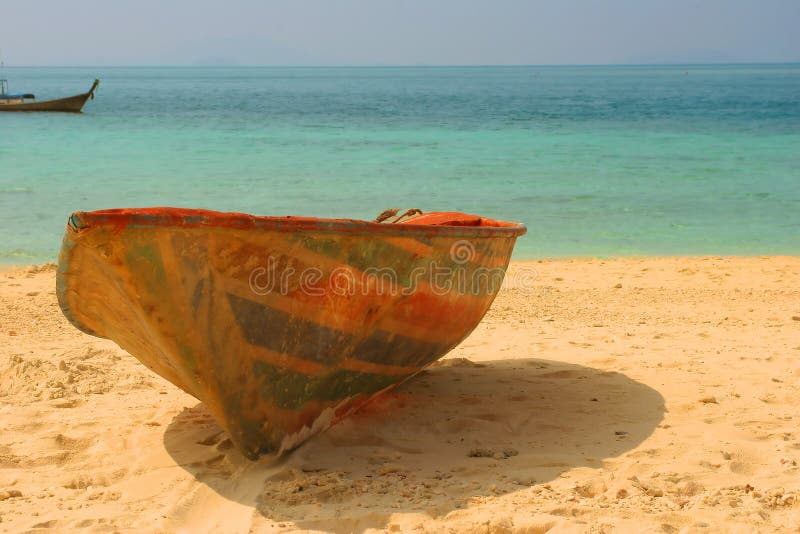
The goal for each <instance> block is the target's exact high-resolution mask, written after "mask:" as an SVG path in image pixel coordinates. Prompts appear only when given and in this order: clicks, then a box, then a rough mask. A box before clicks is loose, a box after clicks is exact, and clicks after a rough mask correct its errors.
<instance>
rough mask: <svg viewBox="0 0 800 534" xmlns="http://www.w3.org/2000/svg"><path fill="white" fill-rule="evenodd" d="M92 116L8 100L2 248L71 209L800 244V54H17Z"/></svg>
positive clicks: (18, 83) (637, 242)
mask: <svg viewBox="0 0 800 534" xmlns="http://www.w3.org/2000/svg"><path fill="white" fill-rule="evenodd" d="M4 74H5V77H6V78H8V79H9V82H10V84H11V90H12V92H33V93H36V95H37V98H38V99H46V98H51V97H59V96H65V95H68V94H74V93H80V92H84V91H86V90H87V89H88V88H89V86H90V84H91V82H92V80H93V79H94V78H95V77H97V78H100V79H101V85H100V88H99V90H98V92H97V98H96V99H95V100H94V101H90V102H88V103H87V105H86V108H85V113H83V114H82V115H60V114H21V113H0V132H1V133H0V263H5V264H28V263H36V262H44V261H54V260H55V258H56V255H57V252H58V248H59V244H60V239H61V234H62V231H63V227H64V224H65V222H66V220H67V216H68V215H69V213H70V212H72V211H74V210H91V209H99V208H111V207H132V206H153V205H171V206H184V207H202V208H209V209H217V210H233V211H244V212H249V213H254V214H262V215H287V214H293V215H312V216H320V217H355V218H369V219H371V218H373V217H374V216H375V215H377V214H378V213H379V212H380V211H382V210H383V209H384V208H387V207H417V208H421V209H423V210H425V211H432V210H448V211H449V210H457V211H465V212H472V213H477V214H481V215H486V216H491V217H495V218H501V219H506V220H516V221H522V222H524V223H526V224H527V225H528V228H529V233H528V235H527V236H526V237H524V238H523V239H521V240H520V242H519V244H518V248H517V251H516V253H515V258H516V259H523V258H537V257H556V256H621V255H673V254H681V255H695V254H734V255H760V254H800V64H785V65H692V66H617V67H614V66H610V67H605V66H601V67H508V68H505V67H474V68H462V67H442V68H439V67H426V68H411V67H408V68H378V67H372V68H266V67H265V68H262V67H241V68H239V67H219V68H206V67H164V68H144V67H141V68H108V67H97V68H92V67H80V68H77V67H76V68H21V67H18V68H11V67H6V68H5V73H4Z"/></svg>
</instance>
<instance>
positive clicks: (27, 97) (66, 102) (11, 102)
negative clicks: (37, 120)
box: [0, 80, 100, 113]
mask: <svg viewBox="0 0 800 534" xmlns="http://www.w3.org/2000/svg"><path fill="white" fill-rule="evenodd" d="M98 85H100V80H95V81H94V83H93V84H92V88H91V89H89V91H88V92H86V93H82V94H80V95H74V96H68V97H66V98H57V99H55V100H45V101H43V102H34V100H35V98H36V97H35V96H34V95H32V94H29V93H21V94H8V93H7V92H6V87H7V86H6V81H5V80H0V111H62V112H68V113H80V112H81V110H82V109H83V105H84V104H86V101H87V100H88V99H90V98H91V99H94V92H95V90H96V89H97V86H98Z"/></svg>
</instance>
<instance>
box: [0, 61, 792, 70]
mask: <svg viewBox="0 0 800 534" xmlns="http://www.w3.org/2000/svg"><path fill="white" fill-rule="evenodd" d="M795 64H800V59H797V60H793V61H710V62H706V61H691V62H652V63H641V62H630V63H628V62H625V63H514V64H502V63H474V64H473V63H463V64H459V63H453V64H447V63H442V64H433V63H431V64H403V63H397V64H378V63H374V64H372V63H370V64H347V63H342V64H336V65H314V64H309V65H303V64H259V63H242V64H237V63H208V64H202V63H165V64H147V63H131V64H116V65H112V64H99V65H90V64H85V65H79V64H75V65H45V64H29V65H8V64H7V63H6V64H4V65H3V66H4V67H6V68H175V67H195V68H202V67H228V68H251V67H252V68H292V69H306V68H307V69H325V68H329V69H342V68H350V69H355V68H487V67H491V68H519V67H653V66H659V67H670V66H674V67H680V66H704V65H706V66H712V65H795Z"/></svg>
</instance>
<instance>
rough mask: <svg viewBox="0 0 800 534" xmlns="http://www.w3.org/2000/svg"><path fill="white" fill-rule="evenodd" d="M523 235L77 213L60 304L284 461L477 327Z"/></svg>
mask: <svg viewBox="0 0 800 534" xmlns="http://www.w3.org/2000/svg"><path fill="white" fill-rule="evenodd" d="M524 233H525V226H524V225H522V224H519V223H510V222H503V221H497V220H492V219H488V218H485V217H480V216H477V215H468V214H462V213H452V212H443V213H442V212H440V213H427V214H417V215H415V216H412V217H410V218H407V219H405V220H399V218H394V220H392V221H391V222H388V221H387V222H382V223H381V222H367V221H360V220H352V219H318V218H307V217H258V216H253V215H247V214H243V213H221V212H215V211H206V210H194V209H179V208H137V209H111V210H102V211H92V212H76V213H73V214H72V215H71V216H70V218H69V220H68V223H67V228H66V232H65V236H64V240H63V244H62V248H61V252H60V254H59V265H58V271H57V294H58V300H59V303H60V306H61V309H62V311H63V312H64V315H65V316H66V317H67V318H68V319H69V320H70V321H71V322H72V324H74V325H75V326H76V327H77V328H79V329H80V330H82V331H84V332H86V333H88V334H91V335H94V336H100V337H104V338H109V339H111V340H113V341H115V342H116V343H117V344H118V345H119V346H120V347H122V348H123V349H125V350H126V351H128V352H129V353H130V354H132V355H133V356H135V357H136V358H138V359H139V360H140V361H141V362H142V363H144V364H145V365H147V366H148V367H149V368H150V369H152V370H153V371H155V372H156V373H158V374H159V375H161V376H162V377H164V378H165V379H167V380H169V381H170V382H172V383H173V384H175V385H176V386H178V387H180V388H181V389H183V390H184V391H186V392H188V393H189V394H191V395H193V396H195V397H196V398H197V399H199V400H201V401H202V402H204V403H205V405H206V406H207V407H208V409H209V411H210V412H211V414H212V415H213V416H214V418H215V419H216V420H217V421H218V422H219V424H220V425H221V426H222V427H223V428H224V429H225V430H226V431H227V432H228V434H229V435H230V438H231V440H232V442H233V443H234V444H235V445H236V447H237V448H238V449H239V450H241V452H242V453H243V454H244V455H245V456H247V457H248V458H250V459H256V458H258V457H259V456H260V455H262V454H280V453H281V452H283V451H286V450H290V449H292V448H294V447H296V446H298V445H299V444H300V443H302V442H303V441H304V440H306V439H307V438H308V437H310V436H311V435H313V434H315V433H317V432H319V431H321V430H324V429H325V428H327V427H328V426H330V425H331V424H333V423H335V422H336V421H338V420H340V419H341V418H342V417H345V416H346V415H347V414H349V413H351V412H352V411H353V410H355V409H357V408H358V407H359V406H362V405H363V404H364V403H365V402H368V401H369V400H370V399H371V398H373V397H374V396H376V395H379V394H380V393H382V392H385V391H387V390H388V389H390V388H392V387H394V386H396V385H397V384H399V383H401V382H403V381H404V380H406V379H408V378H410V377H411V376H413V375H415V374H416V373H418V372H419V371H420V370H422V369H423V368H424V367H426V366H427V365H429V364H431V363H433V362H434V361H436V360H437V359H439V358H441V357H442V356H443V355H444V354H446V353H447V352H448V351H450V350H451V349H453V348H454V347H455V346H456V345H457V344H458V343H460V342H461V341H462V340H463V339H464V338H465V337H466V336H467V335H468V334H469V333H470V332H471V331H472V330H473V329H474V328H475V327H476V326H477V325H478V323H479V322H480V320H481V319H482V318H483V316H484V314H485V313H486V311H487V309H488V308H489V305H490V304H491V303H492V301H493V300H494V298H495V296H496V295H497V292H498V291H499V289H500V284H501V282H502V280H503V276H504V275H505V271H506V268H507V266H508V262H509V259H510V256H511V252H512V249H513V247H514V243H515V241H516V238H517V237H518V236H520V235H522V234H524Z"/></svg>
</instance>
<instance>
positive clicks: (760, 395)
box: [0, 256, 800, 532]
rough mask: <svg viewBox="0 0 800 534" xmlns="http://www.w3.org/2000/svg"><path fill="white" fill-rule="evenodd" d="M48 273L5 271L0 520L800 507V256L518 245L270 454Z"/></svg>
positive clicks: (632, 513)
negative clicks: (248, 451) (364, 386)
mask: <svg viewBox="0 0 800 534" xmlns="http://www.w3.org/2000/svg"><path fill="white" fill-rule="evenodd" d="M54 271H55V266H54V264H45V265H43V266H34V267H30V266H29V267H23V268H17V269H16V270H14V271H11V272H3V273H0V425H2V427H3V428H4V432H3V433H2V435H0V458H1V459H2V463H0V521H2V522H0V530H3V529H6V530H9V531H21V530H26V529H32V528H35V527H36V526H37V525H47V526H49V527H51V528H54V529H56V530H59V531H78V532H88V531H93V530H95V531H96V530H115V529H120V530H124V529H137V530H141V529H145V530H154V529H155V530H163V531H175V530H180V529H184V530H192V531H209V532H210V531H225V532H248V531H249V530H251V529H252V530H253V531H289V530H292V529H321V530H337V531H353V530H358V531H363V530H366V529H378V530H383V529H385V530H388V531H412V530H415V529H417V530H419V529H422V530H430V531H433V530H437V531H438V530H448V529H452V530H455V531H474V530H476V529H483V530H486V531H493V532H505V531H512V532H513V531H532V532H539V531H545V530H548V529H550V528H552V529H555V530H559V529H562V530H568V531H574V530H579V531H584V530H592V531H602V530H604V529H608V528H610V527H612V526H613V527H616V528H619V529H620V530H623V531H629V530H653V531H665V532H678V531H682V530H683V531H687V532H692V531H701V530H704V529H707V528H709V527H711V528H712V530H737V529H738V530H742V529H746V530H766V531H786V530H789V529H791V528H794V527H796V525H797V524H800V482H798V481H799V480H800V476H798V475H800V433H799V432H798V431H797V422H798V421H800V257H796V256H775V257H764V256H758V257H724V256H723V257H720V256H705V257H699V258H698V257H682V256H670V257H660V258H621V259H620V258H618V259H601V258H590V259H574V258H573V259H566V260H533V261H512V263H511V266H510V268H509V279H512V281H513V279H514V278H515V277H516V276H517V275H520V277H519V278H518V279H517V281H521V282H523V283H520V284H517V285H514V284H509V285H508V286H506V287H504V288H503V289H502V290H501V291H500V294H499V295H498V297H497V299H496V300H495V302H494V303H493V305H492V307H491V309H490V310H489V312H488V313H487V315H486V317H485V318H484V320H483V321H482V322H481V324H480V325H478V327H477V328H476V329H475V331H474V332H473V333H472V334H471V335H470V336H469V337H468V338H467V339H466V340H464V341H463V342H462V343H461V344H460V345H459V346H458V347H456V348H455V349H454V350H453V351H452V352H451V353H449V354H448V355H447V356H446V357H445V358H444V359H442V360H440V361H439V362H437V363H436V364H435V365H433V366H431V367H430V368H428V369H427V370H425V371H423V372H422V373H421V374H419V375H418V376H416V377H415V378H413V379H411V380H409V381H408V382H407V383H405V384H403V385H402V386H400V387H399V388H398V389H396V390H394V391H393V392H391V393H388V394H386V395H385V396H384V397H381V398H380V399H379V400H376V401H375V402H374V403H373V404H370V405H369V406H367V407H366V408H364V409H362V410H361V411H360V412H359V413H357V414H355V415H354V416H351V417H349V418H347V419H346V420H344V421H342V422H341V423H339V424H338V425H336V426H334V427H333V428H331V429H329V430H328V431H326V432H324V433H323V434H320V435H318V436H316V437H314V438H313V439H311V440H310V441H308V442H307V443H306V444H304V445H303V446H302V447H300V448H299V449H297V450H296V451H294V452H292V453H290V454H288V455H286V456H284V457H283V458H282V459H281V460H280V461H278V462H273V461H270V460H269V459H264V460H262V461H259V462H249V461H247V460H245V459H244V458H243V457H242V456H241V455H239V454H238V453H237V452H236V451H235V450H233V449H232V448H231V447H230V441H229V440H227V438H226V436H225V434H224V432H221V429H220V428H219V427H218V426H217V424H216V423H215V422H214V420H213V419H212V418H211V416H210V414H209V413H208V411H207V410H206V409H205V407H204V406H203V405H202V404H200V403H199V402H198V401H197V400H196V399H194V398H193V397H191V396H189V395H187V394H185V393H183V392H182V391H180V390H179V389H178V388H176V387H174V386H172V385H171V384H170V383H168V382H166V381H165V380H163V379H162V378H160V377H159V376H157V375H155V374H153V373H152V372H150V371H149V370H148V369H147V368H146V367H145V366H144V365H142V364H141V363H139V362H138V361H137V360H136V359H135V358H133V357H132V356H130V355H129V354H127V353H126V352H125V351H123V350H121V349H120V348H119V347H117V346H116V345H115V344H114V343H113V342H110V341H108V340H104V339H99V338H95V337H91V336H88V335H86V334H83V333H81V332H79V331H78V330H77V329H75V328H74V327H72V326H71V325H70V324H69V323H68V322H67V321H66V319H65V318H64V317H63V315H62V314H61V312H60V310H59V308H58V304H57V302H56V297H55V287H54V278H55V272H54ZM529 275H533V276H529ZM526 529H527V530H526Z"/></svg>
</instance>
